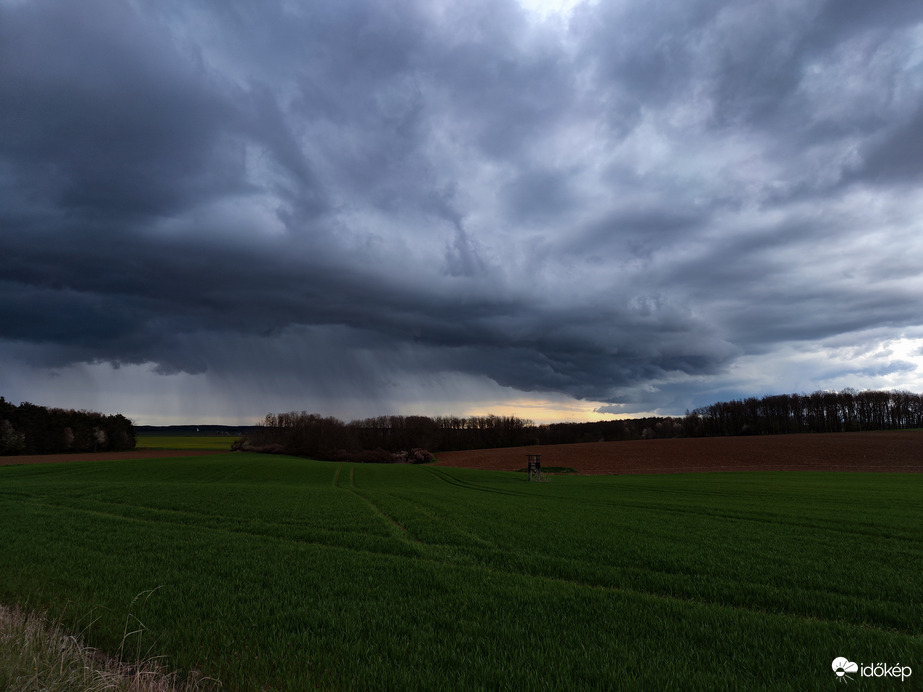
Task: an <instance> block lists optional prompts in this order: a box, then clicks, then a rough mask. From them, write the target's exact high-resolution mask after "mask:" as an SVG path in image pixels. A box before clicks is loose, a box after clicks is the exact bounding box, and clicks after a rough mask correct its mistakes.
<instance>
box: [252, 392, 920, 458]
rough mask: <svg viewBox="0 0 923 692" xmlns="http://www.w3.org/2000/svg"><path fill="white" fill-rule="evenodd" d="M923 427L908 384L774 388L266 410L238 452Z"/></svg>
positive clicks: (328, 452) (352, 453)
mask: <svg viewBox="0 0 923 692" xmlns="http://www.w3.org/2000/svg"><path fill="white" fill-rule="evenodd" d="M921 427H923V395H920V394H913V393H911V392H905V391H894V392H887V391H862V392H857V391H856V390H854V389H844V390H843V391H840V392H823V391H818V392H814V393H813V394H777V395H772V396H764V397H762V398H756V397H750V398H747V399H735V400H731V401H724V402H718V403H714V404H711V405H710V406H702V407H700V408H697V409H695V410H694V411H692V412H687V413H686V415H684V416H676V417H673V416H662V417H661V416H654V417H645V418H634V419H628V420H608V421H597V422H591V423H554V424H551V425H535V424H534V423H533V422H532V421H529V420H524V419H521V418H517V417H515V416H494V415H488V416H469V417H467V418H460V417H456V416H437V417H435V418H430V417H428V416H377V417H374V418H363V419H361V420H354V421H352V422H350V423H345V422H343V421H341V420H339V419H337V418H333V417H329V416H328V417H324V416H321V415H319V414H316V413H310V414H309V413H307V412H305V411H301V412H295V411H293V412H290V413H279V414H268V415H267V416H266V418H265V419H264V420H263V421H262V422H261V424H260V425H258V426H256V427H255V428H253V429H251V430H250V431H249V432H248V433H247V434H245V435H244V436H243V437H242V438H241V439H240V440H238V441H237V442H236V443H235V448H236V449H242V450H253V451H263V452H276V453H284V454H295V455H301V456H309V457H313V458H315V459H330V460H351V461H371V462H393V461H411V462H415V461H424V460H427V459H429V458H430V457H431V453H432V452H439V451H449V450H463V449H488V448H495V447H515V446H522V445H553V444H569V443H575V442H603V441H616V440H645V439H663V438H672V437H714V436H722V435H776V434H784V433H824V432H852V431H861V430H899V429H906V428H921Z"/></svg>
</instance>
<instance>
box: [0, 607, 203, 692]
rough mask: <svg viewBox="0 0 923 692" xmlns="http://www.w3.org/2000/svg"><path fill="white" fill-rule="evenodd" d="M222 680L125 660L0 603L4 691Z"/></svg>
mask: <svg viewBox="0 0 923 692" xmlns="http://www.w3.org/2000/svg"><path fill="white" fill-rule="evenodd" d="M220 687H221V683H219V682H217V681H215V680H212V679H210V678H202V677H201V676H198V675H195V674H193V675H191V676H190V677H189V678H187V679H186V680H182V679H180V678H179V676H178V675H177V673H175V672H169V671H167V670H166V669H165V668H164V667H163V666H162V665H160V664H159V663H158V662H157V661H156V660H154V659H148V660H144V661H138V662H135V663H131V664H129V663H124V662H122V661H119V660H116V659H114V658H110V657H108V656H105V655H104V654H102V653H101V652H100V651H98V650H96V649H92V648H89V647H86V646H83V645H82V644H81V643H80V641H79V640H78V639H77V638H76V637H73V636H71V635H69V634H67V633H65V632H64V631H63V630H62V629H61V627H60V626H59V625H58V624H56V623H52V622H49V621H48V620H47V618H45V617H43V616H41V615H36V614H33V613H25V612H23V611H21V610H20V609H18V608H15V607H7V606H4V605H0V690H11V691H13V692H27V691H28V692H32V691H35V692H38V691H39V690H41V691H43V692H44V691H45V690H55V692H91V691H92V692H96V691H101V690H117V691H119V692H200V691H204V690H216V689H219V688H220Z"/></svg>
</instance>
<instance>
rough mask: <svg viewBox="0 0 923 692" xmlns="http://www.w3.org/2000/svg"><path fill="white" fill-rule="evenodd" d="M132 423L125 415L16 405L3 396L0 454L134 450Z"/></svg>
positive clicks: (0, 423) (0, 401)
mask: <svg viewBox="0 0 923 692" xmlns="http://www.w3.org/2000/svg"><path fill="white" fill-rule="evenodd" d="M134 446H135V432H134V428H133V427H132V423H131V421H130V420H128V419H127V418H126V417H125V416H123V415H121V414H116V415H104V414H102V413H94V412H92V411H74V410H73V409H69V410H65V409H60V408H45V407H44V406H36V405H35V404H30V403H28V402H23V403H21V404H20V405H19V406H14V405H13V404H12V403H10V402H8V401H7V400H6V399H4V398H3V397H2V396H0V455H10V454H57V453H62V452H105V451H118V450H125V449H133V448H134Z"/></svg>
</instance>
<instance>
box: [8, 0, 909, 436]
mask: <svg viewBox="0 0 923 692" xmlns="http://www.w3.org/2000/svg"><path fill="white" fill-rule="evenodd" d="M921 183H923V3H920V2H918V0H875V1H874V2H871V1H870V0H829V1H827V2H823V1H820V0H753V1H739V2H736V1H710V0H682V1H681V2H680V1H677V0H643V1H642V0H613V1H609V0H599V2H595V3H594V2H583V3H573V2H567V1H566V0H563V1H562V0H551V2H547V3H542V2H539V1H538V0H529V1H528V2H524V3H522V4H520V3H518V2H516V1H515V0H458V1H457V2H456V1H452V0H449V1H443V0H408V1H402V0H372V1H364V0H356V1H353V0H336V1H333V0H330V1H328V2H323V1H319V2H303V3H301V2H273V1H268V0H261V1H260V2H224V1H223V2H194V1H191V0H190V1H187V2H182V3H172V2H171V3H164V2H157V3H149V2H129V1H127V0H126V1H118V0H111V1H103V0H81V2H71V1H69V0H61V1H58V2H54V1H48V0H35V1H29V0H0V366H2V367H0V394H2V395H3V396H5V397H6V398H7V400H10V401H12V402H13V403H19V402H20V401H31V402H33V403H37V404H43V405H49V406H63V407H76V408H89V409H94V410H100V411H104V412H107V413H112V412H121V413H124V414H125V415H128V416H129V417H131V418H132V419H133V420H134V421H135V422H136V423H139V424H144V423H154V424H162V423H182V422H224V423H240V422H243V423H250V422H253V421H255V420H256V419H258V418H261V417H262V416H263V415H264V414H266V413H267V412H270V411H271V412H277V411H288V410H293V409H295V410H307V411H316V412H319V413H322V414H325V415H335V416H338V417H340V418H343V419H345V420H350V419H353V418H358V417H364V416H370V415H377V414H387V413H404V414H408V413H423V414H428V415H439V414H449V413H451V414H459V415H467V414H472V413H487V412H494V413H498V414H515V415H519V416H521V417H524V418H529V419H532V420H535V421H538V422H547V421H553V420H594V419H599V418H600V417H603V418H605V417H612V416H616V415H630V416H634V415H642V414H646V413H654V414H662V415H670V414H682V413H683V412H684V411H685V410H686V409H687V408H688V409H691V408H694V407H696V406H700V405H705V404H709V403H712V402H714V401H719V400H725V399H728V398H732V397H742V396H751V395H754V396H760V395H764V394H772V393H791V392H811V391H815V390H818V389H841V388H844V387H855V388H857V389H865V388H874V389H891V388H901V389H910V390H912V391H917V392H920V391H923V195H921V192H920V191H921Z"/></svg>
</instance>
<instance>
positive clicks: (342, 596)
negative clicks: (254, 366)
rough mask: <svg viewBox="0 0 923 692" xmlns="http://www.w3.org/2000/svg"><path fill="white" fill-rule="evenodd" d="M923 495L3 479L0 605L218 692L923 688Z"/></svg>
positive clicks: (862, 477)
mask: <svg viewBox="0 0 923 692" xmlns="http://www.w3.org/2000/svg"><path fill="white" fill-rule="evenodd" d="M921 481H923V477H921V476H920V475H918V474H866V473H848V474H847V473H813V472H801V473H747V474H740V473H735V474H730V473H729V474H724V473H714V474H686V475H683V474H680V475H651V476H609V477H604V476H588V477H580V476H562V477H555V478H553V479H552V480H551V481H550V482H547V483H529V482H527V481H526V480H525V479H524V476H523V474H516V473H504V472H485V471H473V470H467V469H458V468H446V467H433V466H403V465H400V466H393V465H353V464H345V463H344V464H338V463H326V462H313V461H306V460H302V459H295V458H287V457H266V456H260V455H249V454H239V453H238V454H219V455H214V456H204V457H202V456H200V457H195V458H169V459H157V460H134V461H131V462H118V461H105V462H75V463H69V464H44V465H35V466H10V467H3V468H0V544H2V545H3V546H4V550H3V558H2V559H0V602H4V603H18V604H21V605H24V606H26V607H28V608H31V609H33V610H47V611H48V612H49V613H50V614H51V615H52V616H54V617H59V616H60V617H63V619H64V622H65V623H66V624H67V625H68V626H70V627H71V628H72V629H73V630H75V631H83V632H85V637H86V639H87V640H88V641H89V643H91V644H93V645H95V646H100V647H102V648H104V649H106V650H108V651H112V652H114V651H117V650H118V649H119V647H120V646H122V648H123V652H125V653H126V654H128V655H134V654H135V652H136V651H137V652H139V653H140V654H141V655H163V656H165V657H167V658H166V660H168V661H169V663H170V664H171V665H174V666H176V667H179V668H181V669H184V670H187V669H193V668H194V669H196V670H199V671H201V672H203V673H204V674H206V675H211V676H215V677H218V678H220V679H221V680H222V682H223V683H224V685H225V688H226V689H231V690H257V689H277V690H283V689H284V690H302V689H307V688H312V687H314V686H319V687H320V688H322V689H403V688H406V689H484V688H490V689H498V688H499V689H612V688H622V689H680V688H681V689H691V690H695V689H701V690H714V689H727V690H741V689H748V690H759V689H766V690H775V689H778V690H783V689H784V690H790V689H799V690H811V689H824V690H826V689H830V688H831V687H832V686H833V685H834V684H835V683H836V676H835V674H834V673H833V671H832V669H831V661H832V660H833V659H834V658H835V657H838V656H846V657H848V658H849V659H850V660H851V661H858V662H872V661H874V662H879V661H887V662H891V663H894V664H896V663H901V664H908V665H911V666H913V667H914V670H915V673H916V675H919V676H920V677H921V678H923V602H921V598H920V593H921V590H920V576H919V575H920V574H921V573H923V545H921V542H920V537H919V529H920V526H921V525H923V511H921V500H923V482H921ZM142 625H143V626H142ZM126 630H127V631H129V632H131V631H133V630H141V632H140V633H136V634H133V635H130V636H128V637H127V638H126V637H125V632H126ZM868 682H876V681H866V680H857V681H855V683H856V684H854V685H852V688H853V689H871V688H872V687H871V686H868V685H866V686H863V684H864V683H868ZM877 682H880V681H877ZM876 689H877V688H876ZM907 689H911V687H909V686H908V687H907Z"/></svg>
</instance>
